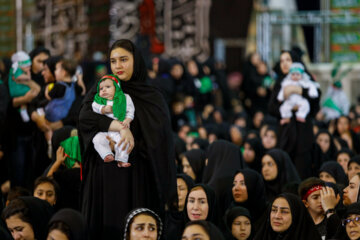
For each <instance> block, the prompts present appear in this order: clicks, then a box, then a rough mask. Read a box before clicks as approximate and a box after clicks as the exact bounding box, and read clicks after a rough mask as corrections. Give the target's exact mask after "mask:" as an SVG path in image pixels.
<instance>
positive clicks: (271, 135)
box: [262, 130, 277, 149]
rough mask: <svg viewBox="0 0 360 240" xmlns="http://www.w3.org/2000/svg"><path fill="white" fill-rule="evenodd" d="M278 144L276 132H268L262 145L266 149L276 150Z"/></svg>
mask: <svg viewBox="0 0 360 240" xmlns="http://www.w3.org/2000/svg"><path fill="white" fill-rule="evenodd" d="M276 143H277V139H276V134H275V132H274V131H271V130H267V131H266V132H265V135H264V137H263V139H262V144H263V146H264V148H266V149H271V148H274V147H275V146H276Z"/></svg>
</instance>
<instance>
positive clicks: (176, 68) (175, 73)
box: [170, 64, 184, 80]
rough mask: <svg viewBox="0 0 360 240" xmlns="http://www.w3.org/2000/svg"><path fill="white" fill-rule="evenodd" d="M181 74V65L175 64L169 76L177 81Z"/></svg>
mask: <svg viewBox="0 0 360 240" xmlns="http://www.w3.org/2000/svg"><path fill="white" fill-rule="evenodd" d="M183 73H184V68H183V67H182V66H181V64H175V65H174V66H173V67H172V68H171V70H170V74H171V76H172V77H173V78H175V79H176V80H179V79H180V78H181V77H182V75H183Z"/></svg>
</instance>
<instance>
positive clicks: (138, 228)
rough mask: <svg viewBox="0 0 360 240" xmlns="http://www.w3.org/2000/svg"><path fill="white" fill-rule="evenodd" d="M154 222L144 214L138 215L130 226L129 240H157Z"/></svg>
mask: <svg viewBox="0 0 360 240" xmlns="http://www.w3.org/2000/svg"><path fill="white" fill-rule="evenodd" d="M157 234H158V233H157V225H156V220H155V219H154V218H153V217H151V216H149V215H145V214H139V215H137V216H136V217H134V221H133V223H132V224H131V226H130V240H141V239H149V240H156V239H157Z"/></svg>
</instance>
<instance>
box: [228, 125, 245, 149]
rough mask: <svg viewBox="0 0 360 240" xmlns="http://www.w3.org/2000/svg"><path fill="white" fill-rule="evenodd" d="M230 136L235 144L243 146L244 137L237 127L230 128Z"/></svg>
mask: <svg viewBox="0 0 360 240" xmlns="http://www.w3.org/2000/svg"><path fill="white" fill-rule="evenodd" d="M230 138H231V141H232V142H233V143H234V144H236V145H238V146H241V144H242V140H243V139H242V135H241V132H240V130H239V129H238V128H237V127H232V128H230Z"/></svg>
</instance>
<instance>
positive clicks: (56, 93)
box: [49, 83, 66, 99]
mask: <svg viewBox="0 0 360 240" xmlns="http://www.w3.org/2000/svg"><path fill="white" fill-rule="evenodd" d="M65 91H66V87H65V86H64V85H61V84H56V83H55V85H54V87H53V89H51V91H50V92H49V97H50V98H51V99H54V98H62V97H63V96H64V94H65Z"/></svg>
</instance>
